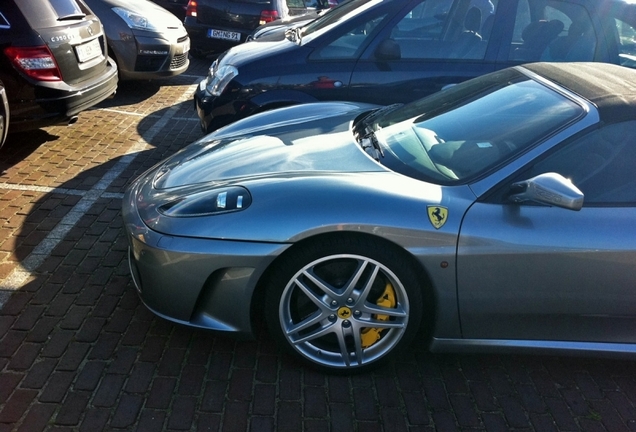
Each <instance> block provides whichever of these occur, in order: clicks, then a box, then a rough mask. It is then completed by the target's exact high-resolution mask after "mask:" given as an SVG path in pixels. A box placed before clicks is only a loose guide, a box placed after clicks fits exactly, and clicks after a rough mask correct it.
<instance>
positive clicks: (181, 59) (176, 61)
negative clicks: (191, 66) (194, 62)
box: [170, 53, 188, 69]
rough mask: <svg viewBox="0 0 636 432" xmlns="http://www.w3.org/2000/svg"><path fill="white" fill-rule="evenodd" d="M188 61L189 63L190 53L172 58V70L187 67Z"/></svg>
mask: <svg viewBox="0 0 636 432" xmlns="http://www.w3.org/2000/svg"><path fill="white" fill-rule="evenodd" d="M187 61H188V53H185V54H179V55H176V56H174V57H173V58H172V61H171V62H170V69H179V68H180V67H182V66H183V65H185V64H186V62H187Z"/></svg>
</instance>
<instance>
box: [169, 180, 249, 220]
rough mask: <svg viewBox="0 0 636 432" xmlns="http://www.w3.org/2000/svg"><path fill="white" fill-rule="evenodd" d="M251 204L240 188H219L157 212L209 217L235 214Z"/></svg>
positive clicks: (182, 200) (174, 203)
mask: <svg viewBox="0 0 636 432" xmlns="http://www.w3.org/2000/svg"><path fill="white" fill-rule="evenodd" d="M250 204H252V196H251V195H250V193H249V192H248V190H247V189H245V188H243V187H240V186H232V187H227V188H219V189H212V190H207V191H204V192H199V193H195V194H192V195H188V196H186V197H181V198H178V199H175V200H173V201H171V202H169V203H167V204H164V205H162V206H160V207H159V209H158V210H159V212H161V213H162V214H164V215H166V216H171V217H188V216H211V215H215V214H221V213H229V212H236V211H241V210H244V209H246V208H247V207H249V206H250Z"/></svg>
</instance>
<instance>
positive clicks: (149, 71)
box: [85, 0, 190, 80]
mask: <svg viewBox="0 0 636 432" xmlns="http://www.w3.org/2000/svg"><path fill="white" fill-rule="evenodd" d="M85 2H86V3H87V4H88V6H89V7H90V8H91V9H92V10H93V11H94V12H95V14H96V15H97V16H98V17H99V19H100V20H101V21H102V24H103V25H104V31H105V33H106V38H107V39H108V48H109V54H110V56H111V57H112V58H113V59H114V60H115V62H116V63H117V66H118V68H119V78H120V79H121V80H135V79H156V78H165V77H171V76H175V75H179V74H181V73H183V72H185V71H186V70H187V69H188V66H189V64H190V60H189V58H188V52H189V50H190V38H189V36H188V33H187V32H186V30H185V27H183V24H182V22H181V21H180V20H179V19H178V18H177V17H176V16H174V15H173V14H172V13H170V12H168V11H167V10H165V9H164V8H162V7H160V6H157V5H156V4H155V3H152V2H150V1H148V0H85Z"/></svg>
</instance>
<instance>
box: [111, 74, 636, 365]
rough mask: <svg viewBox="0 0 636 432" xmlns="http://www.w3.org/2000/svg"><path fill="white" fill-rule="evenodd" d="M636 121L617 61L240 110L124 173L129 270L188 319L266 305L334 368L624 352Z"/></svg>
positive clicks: (266, 311)
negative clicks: (368, 99)
mask: <svg viewBox="0 0 636 432" xmlns="http://www.w3.org/2000/svg"><path fill="white" fill-rule="evenodd" d="M634 130H636V71H634V70H630V69H628V68H624V67H621V66H617V65H610V64H602V63H563V64H556V63H555V64H550V63H534V64H528V65H525V66H516V67H514V68H509V69H504V70H501V71H498V72H494V73H491V74H488V75H484V76H482V77H480V78H476V79H473V80H470V81H466V82H464V83H462V84H458V85H456V86H454V87H451V88H448V89H445V90H443V91H441V92H439V93H436V94H434V95H432V96H430V97H428V98H425V99H422V100H419V101H416V102H414V103H411V104H408V105H403V106H388V107H383V108H378V107H376V106H372V105H365V104H361V103H349V102H331V103H330V102H323V103H315V104H306V105H298V106H294V107H287V108H281V109H278V110H273V111H268V112H265V113H261V114H257V115H255V116H252V117H249V118H246V119H244V120H241V121H239V122H236V123H234V124H231V125H229V126H226V127H224V128H221V129H219V130H217V131H215V132H214V133H212V134H210V135H207V136H206V137H204V138H202V139H201V140H199V141H198V142H196V143H194V144H192V145H190V146H188V147H186V148H184V149H183V150H182V151H180V152H178V153H177V154H175V155H174V156H172V157H170V158H168V159H167V160H165V161H164V162H162V163H160V164H158V165H157V166H155V167H154V168H152V169H151V170H149V171H148V172H146V173H145V174H143V175H142V176H141V177H140V178H139V179H137V180H136V181H135V182H134V183H133V184H132V185H131V186H130V187H129V188H128V189H127V192H126V194H125V198H124V201H123V202H124V204H123V217H124V221H125V226H126V231H127V233H128V238H129V241H130V267H131V271H132V275H133V278H134V282H135V284H136V286H137V289H138V291H139V295H140V296H141V299H142V301H143V302H144V303H145V304H146V306H147V307H148V308H150V309H151V310H152V311H154V312H155V313H156V314H158V315H159V316H162V317H164V318H166V319H169V320H171V321H174V322H177V323H181V324H184V325H187V326H193V327H199V328H205V329H211V330H216V331H219V332H222V333H227V334H234V335H239V336H249V335H252V334H253V333H254V330H255V327H256V326H258V325H259V323H260V321H259V316H261V315H264V318H265V320H266V322H267V324H268V327H269V330H270V332H271V333H272V335H273V336H274V338H275V339H276V340H277V341H278V342H280V344H281V345H282V346H283V347H286V348H287V349H289V351H290V352H292V353H294V354H296V355H297V356H298V357H299V358H301V359H304V360H305V361H307V362H308V363H310V364H312V365H314V366H317V367H319V368H323V369H326V370H332V371H356V370H364V369H367V368H370V367H373V366H375V365H376V364H377V363H378V362H380V361H382V360H383V359H385V358H386V357H387V355H388V354H389V353H391V352H393V351H396V350H399V349H401V348H407V347H408V346H409V345H410V344H412V343H418V344H427V345H428V346H429V347H430V349H431V350H433V351H436V352H440V351H455V352H462V351H473V352H474V351H481V352H493V351H497V352H508V351H526V352H533V353H539V352H544V353H563V352H569V353H583V354H594V353H604V354H623V355H626V354H631V355H633V354H636V296H634V293H633V292H632V290H633V289H634V284H635V277H636V224H634V220H636V177H635V176H634V171H633V167H634V166H636V135H635V134H634ZM420 330H423V331H422V332H420V333H418V332H419V331H420ZM416 336H417V337H419V338H420V339H417V340H415V338H416Z"/></svg>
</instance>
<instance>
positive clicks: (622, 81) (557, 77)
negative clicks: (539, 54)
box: [523, 63, 636, 123]
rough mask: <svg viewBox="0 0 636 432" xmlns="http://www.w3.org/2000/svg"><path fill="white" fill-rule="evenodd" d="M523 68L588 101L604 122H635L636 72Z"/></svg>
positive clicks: (581, 66) (609, 67) (569, 66)
mask: <svg viewBox="0 0 636 432" xmlns="http://www.w3.org/2000/svg"><path fill="white" fill-rule="evenodd" d="M523 67H524V68H526V69H528V70H530V71H532V72H534V73H536V74H539V75H541V76H543V77H545V78H547V79H548V80H550V81H553V82H555V83H556V84H558V85H560V86H562V87H564V88H566V89H568V90H570V91H572V92H574V93H576V94H578V95H579V96H581V97H583V98H585V99H587V100H589V101H590V102H592V103H593V104H594V105H596V107H597V108H598V110H599V113H600V116H601V121H603V122H606V123H618V122H622V121H627V120H636V70H634V69H629V68H627V67H624V66H618V65H614V64H609V63H530V64H525V65H523Z"/></svg>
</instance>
